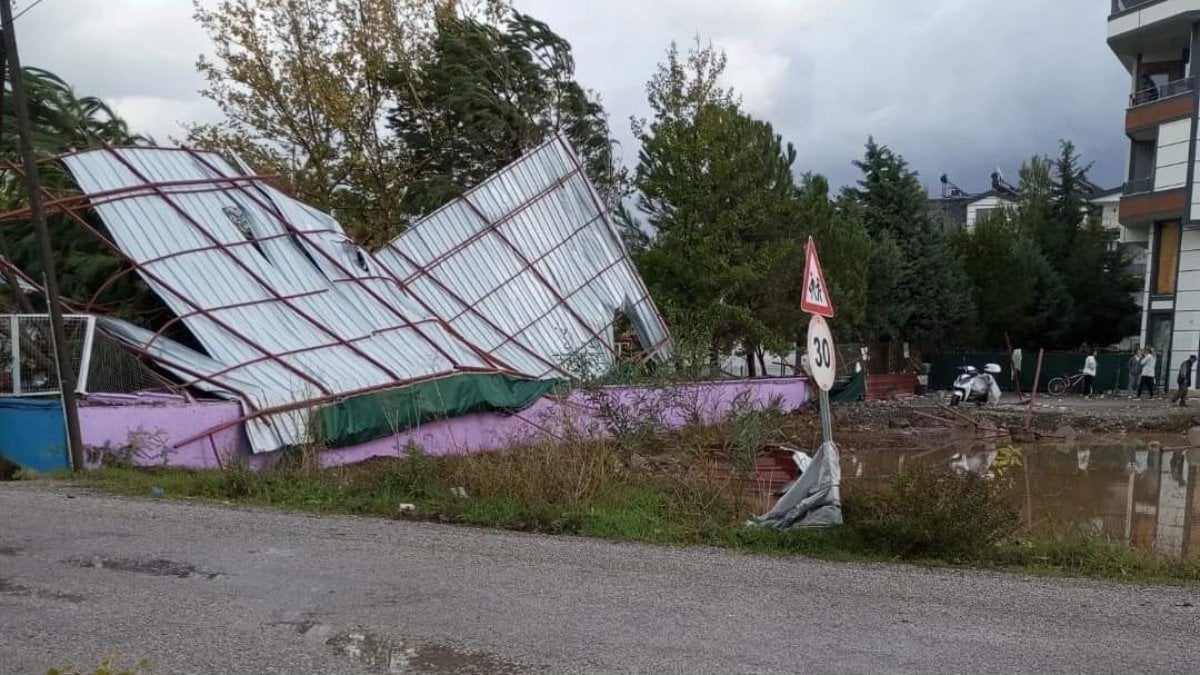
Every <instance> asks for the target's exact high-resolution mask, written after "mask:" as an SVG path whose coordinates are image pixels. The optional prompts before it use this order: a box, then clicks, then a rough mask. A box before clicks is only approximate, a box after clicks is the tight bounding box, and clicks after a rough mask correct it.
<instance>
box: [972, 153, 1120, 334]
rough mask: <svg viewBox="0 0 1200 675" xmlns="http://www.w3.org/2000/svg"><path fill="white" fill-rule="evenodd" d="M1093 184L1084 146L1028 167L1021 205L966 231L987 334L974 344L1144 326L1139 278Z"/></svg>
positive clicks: (1022, 182) (980, 319)
mask: <svg viewBox="0 0 1200 675" xmlns="http://www.w3.org/2000/svg"><path fill="white" fill-rule="evenodd" d="M1093 190H1094V187H1093V186H1092V185H1091V184H1090V183H1089V182H1088V180H1087V167H1085V166H1081V165H1080V162H1079V158H1078V156H1077V155H1076V154H1075V148H1074V146H1073V145H1072V144H1070V143H1069V142H1063V143H1062V147H1061V153H1060V155H1059V157H1058V158H1057V159H1054V160H1051V159H1048V158H1045V157H1033V158H1032V159H1030V160H1029V162H1027V163H1026V164H1025V165H1024V166H1023V167H1022V168H1021V174H1020V185H1019V197H1018V200H1017V204H1016V206H1015V208H1011V209H1003V210H1001V211H999V212H997V213H993V214H990V215H989V216H988V217H987V218H985V219H984V220H983V221H982V222H980V223H977V224H976V227H975V231H974V232H972V233H969V234H968V233H962V234H960V235H959V236H958V237H957V240H956V248H957V250H958V251H959V253H960V254H961V255H962V257H963V259H964V260H965V261H966V269H967V272H968V275H969V276H970V278H971V286H972V288H973V295H974V298H975V303H976V305H977V307H978V312H979V314H978V326H979V330H978V334H977V336H976V337H977V340H976V341H975V344H974V346H977V347H983V348H1002V347H1005V346H1006V342H1005V333H1007V334H1008V336H1009V339H1010V340H1011V342H1012V344H1014V345H1037V346H1043V347H1048V348H1052V349H1066V348H1075V347H1078V346H1079V345H1080V344H1084V343H1086V344H1094V345H1110V344H1114V343H1116V342H1119V341H1120V340H1121V339H1123V338H1125V337H1126V336H1128V335H1131V334H1133V333H1136V332H1137V322H1138V319H1139V312H1138V309H1137V304H1136V302H1135V301H1134V299H1133V294H1134V293H1135V292H1136V291H1137V290H1138V288H1139V283H1138V281H1137V279H1135V278H1132V277H1131V276H1130V275H1129V274H1128V273H1127V272H1126V269H1127V265H1128V262H1129V261H1128V258H1127V257H1126V256H1125V254H1124V253H1122V251H1121V250H1120V248H1118V247H1116V246H1114V245H1113V244H1112V240H1111V238H1110V236H1109V234H1108V233H1107V232H1105V230H1104V229H1103V227H1102V226H1101V224H1100V214H1099V213H1097V212H1096V211H1095V210H1094V209H1092V208H1090V207H1089V206H1088V201H1087V200H1088V198H1089V197H1090V196H1091V194H1092V192H1093Z"/></svg>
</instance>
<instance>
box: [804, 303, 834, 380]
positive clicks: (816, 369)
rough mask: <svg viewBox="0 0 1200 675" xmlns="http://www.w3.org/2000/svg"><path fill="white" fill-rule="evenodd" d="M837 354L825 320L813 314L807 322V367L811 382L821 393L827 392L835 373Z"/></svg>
mask: <svg viewBox="0 0 1200 675" xmlns="http://www.w3.org/2000/svg"><path fill="white" fill-rule="evenodd" d="M836 362H837V354H836V352H835V351H834V348H833V334H831V333H830V332H829V324H828V323H827V322H826V321H825V318H824V317H822V316H820V315H818V314H813V316H812V319H810V320H809V322H808V367H809V370H811V371H812V378H813V381H814V382H816V383H817V386H818V387H820V388H821V391H829V390H830V388H832V387H833V380H834V377H835V375H836V373H837V363H836Z"/></svg>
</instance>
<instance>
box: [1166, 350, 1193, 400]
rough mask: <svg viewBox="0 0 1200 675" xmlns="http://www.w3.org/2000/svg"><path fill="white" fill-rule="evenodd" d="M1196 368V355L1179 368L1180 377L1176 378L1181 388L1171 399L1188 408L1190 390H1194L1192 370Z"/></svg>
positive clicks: (1176, 382) (1177, 384) (1176, 383)
mask: <svg viewBox="0 0 1200 675" xmlns="http://www.w3.org/2000/svg"><path fill="white" fill-rule="evenodd" d="M1195 366H1196V355H1195V354H1192V355H1191V356H1189V357H1188V359H1187V361H1184V362H1183V365H1182V366H1179V376H1178V377H1176V378H1175V385H1176V386H1177V387H1178V388H1179V392H1178V393H1177V394H1175V396H1174V397H1173V398H1172V399H1171V401H1172V402H1175V403H1178V404H1179V405H1181V406H1183V407H1185V408H1186V407H1187V399H1188V390H1190V389H1191V388H1192V368H1194V367H1195Z"/></svg>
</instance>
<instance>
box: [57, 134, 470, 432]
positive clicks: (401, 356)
mask: <svg viewBox="0 0 1200 675" xmlns="http://www.w3.org/2000/svg"><path fill="white" fill-rule="evenodd" d="M63 161H64V163H65V164H66V166H67V168H68V169H69V170H70V171H71V173H72V175H73V176H74V177H75V179H76V182H77V183H78V185H79V187H80V188H81V189H82V190H83V191H84V192H86V193H88V194H99V193H110V192H112V191H117V190H124V189H132V190H135V192H132V193H129V194H125V195H122V196H121V198H119V199H105V200H103V201H101V200H99V199H98V200H97V201H98V202H100V203H98V204H97V205H96V206H95V208H96V211H97V212H98V213H99V214H100V217H101V218H102V219H103V221H104V224H105V226H106V228H107V229H108V232H109V234H110V236H111V238H112V240H113V243H114V244H116V245H117V246H118V247H119V248H120V249H121V250H122V251H123V252H125V254H126V255H128V256H130V257H131V258H132V259H133V260H134V261H136V262H137V263H138V264H139V265H140V272H141V274H142V276H143V277H144V278H145V279H146V281H147V283H149V285H150V286H151V288H153V290H154V291H155V292H156V293H157V294H158V295H159V296H160V297H162V299H163V300H164V302H165V303H166V304H167V306H168V307H169V308H170V309H171V310H172V311H173V312H175V314H176V315H178V316H180V317H182V321H183V323H184V324H185V325H186V326H187V328H188V329H189V330H190V331H191V332H192V334H193V335H195V337H196V338H197V340H199V342H200V343H201V345H202V346H203V347H204V349H205V351H207V352H208V355H209V356H210V357H211V360H212V361H214V362H216V363H218V364H221V368H220V369H219V370H216V371H212V370H211V365H212V364H203V363H194V362H189V363H184V364H177V365H184V366H189V369H191V370H200V371H205V372H207V373H208V374H209V375H211V376H213V377H214V378H215V379H216V380H217V381H218V382H227V383H228V384H229V386H228V390H230V391H242V392H243V397H244V398H245V399H246V402H247V403H248V404H249V405H250V407H251V408H253V409H256V410H263V409H270V408H276V407H283V406H288V405H289V404H294V403H296V402H302V401H306V400H316V399H320V398H322V397H324V396H328V395H331V394H332V395H337V394H346V393H352V392H361V391H365V390H370V389H372V388H379V387H385V386H388V385H397V384H402V383H405V382H411V381H416V380H421V379H428V378H431V377H435V376H438V375H444V374H448V373H452V372H455V371H456V370H459V369H468V370H470V369H485V370H494V369H493V368H491V367H490V366H489V364H488V363H487V362H486V361H485V360H484V358H483V357H482V356H481V355H480V354H479V353H478V352H477V350H475V349H474V348H472V347H471V346H470V345H468V344H466V343H465V342H463V341H462V340H459V339H457V338H455V337H454V336H453V335H451V333H450V332H449V331H448V330H447V329H446V326H445V324H443V323H442V322H441V321H440V320H438V319H436V318H435V317H430V316H428V315H427V314H426V313H424V312H423V311H422V310H421V309H420V306H419V304H418V303H416V302H414V301H413V299H412V298H411V297H409V296H408V295H407V294H406V293H405V292H404V291H403V290H402V289H401V288H400V287H399V286H398V285H397V284H396V283H395V282H394V280H392V279H390V278H388V277H385V276H381V270H380V268H379V264H378V263H377V261H375V260H374V259H373V258H372V257H371V256H370V255H369V254H367V253H366V252H364V251H361V250H359V249H358V247H357V246H356V245H355V244H354V243H353V242H352V241H350V240H349V239H348V238H347V237H346V235H345V233H344V232H343V230H342V228H341V226H340V225H339V224H338V223H337V222H336V221H334V220H333V219H332V218H331V217H329V216H327V215H325V214H323V213H320V212H319V211H316V210H314V209H312V208H310V207H308V206H306V205H304V204H302V203H300V202H297V201H295V200H293V199H291V198H289V197H287V196H286V195H284V194H282V193H280V192H278V191H276V190H274V189H272V188H270V187H267V186H265V185H264V184H262V182H261V181H246V180H244V179H243V180H242V181H241V182H239V183H238V184H237V185H236V186H234V185H233V184H232V183H230V182H228V181H226V182H225V183H223V184H220V187H221V189H214V185H213V183H211V182H207V183H206V182H205V181H213V180H217V181H221V180H223V179H228V178H231V177H235V178H236V177H241V174H240V172H238V171H237V170H236V169H234V168H233V167H232V166H230V165H229V164H228V163H226V162H225V161H224V160H222V159H221V158H220V157H219V156H217V155H215V154H210V153H193V152H191V151H185V150H181V149H165V148H136V149H135V148H127V149H115V150H113V149H104V150H95V151H89V152H84V153H80V154H76V155H71V156H68V157H66V158H64V160H63ZM143 337H144V336H143ZM147 341H148V340H147ZM189 361H194V359H191V360H189ZM175 370H176V372H177V373H179V372H181V371H180V370H179V369H178V368H176V369H175ZM214 373H215V374H214ZM184 379H185V380H191V379H195V378H193V377H185V378H184ZM244 383H253V384H254V385H256V388H255V389H253V390H251V391H248V392H247V391H244V390H243V389H242V388H241V387H239V384H244ZM205 386H206V387H208V388H214V389H215V388H217V387H216V386H215V385H212V384H206V385H205ZM249 432H250V440H251V444H252V447H253V448H254V449H255V450H256V451H268V450H273V449H276V448H279V447H281V446H284V445H290V444H294V443H296V442H299V441H301V440H303V439H304V437H305V434H306V430H305V420H304V417H303V415H298V414H284V415H274V416H270V417H265V418H262V419H260V420H256V421H254V422H253V423H252V424H251V425H250V429H249Z"/></svg>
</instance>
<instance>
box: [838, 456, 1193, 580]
mask: <svg viewBox="0 0 1200 675" xmlns="http://www.w3.org/2000/svg"><path fill="white" fill-rule="evenodd" d="M848 445H852V444H848ZM914 445H915V444H914ZM921 445H923V446H924V447H922V448H909V447H899V448H897V447H890V448H889V447H873V448H854V447H848V448H847V449H846V450H844V451H843V457H842V475H843V482H844V484H845V485H846V488H847V490H853V489H854V486H855V485H856V484H877V483H880V482H882V481H884V480H886V479H887V478H889V477H891V476H894V475H895V474H896V473H897V472H898V471H899V470H901V469H902V468H903V467H904V466H905V465H906V464H909V465H911V464H914V463H916V464H924V465H931V466H940V467H951V468H953V469H955V470H958V471H973V472H976V473H981V474H985V475H992V476H993V477H994V478H995V477H996V474H1000V478H1001V479H1003V480H1006V481H1011V483H1012V485H1013V492H1014V494H1015V495H1017V496H1018V497H1019V499H1020V500H1021V509H1022V512H1023V517H1024V518H1025V520H1026V522H1029V523H1031V524H1032V527H1033V529H1034V530H1035V531H1037V530H1039V529H1040V530H1043V531H1047V530H1050V529H1054V528H1062V527H1063V526H1065V525H1067V526H1069V525H1080V526H1087V527H1091V528H1094V529H1095V530H1097V531H1100V532H1103V533H1104V534H1106V535H1109V536H1111V537H1113V538H1115V539H1118V540H1120V541H1125V542H1127V543H1128V544H1130V545H1131V546H1134V547H1137V548H1140V549H1144V550H1148V551H1153V552H1154V553H1156V554H1158V555H1161V556H1164V557H1171V558H1186V559H1200V517H1198V516H1200V471H1198V469H1200V448H1192V447H1191V446H1190V445H1189V444H1188V441H1187V440H1186V438H1185V437H1181V436H1179V435H1172V436H1160V437H1142V438H1127V439H1122V440H1121V441H1120V442H1112V440H1111V439H1110V440H1103V439H1095V440H1090V441H1089V440H1087V439H1083V438H1081V439H1078V440H1074V441H1071V442H1060V443H1039V444H1016V447H1017V448H1019V454H1018V453H1014V452H1013V451H1011V450H1006V449H1005V448H1006V447H1007V444H1006V443H994V442H981V441H966V440H960V441H950V442H946V443H939V444H936V445H930V444H928V443H922V444H921ZM1014 455H1016V456H1017V457H1018V458H1019V459H1017V461H1016V462H1015V463H1013V457H1014Z"/></svg>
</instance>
